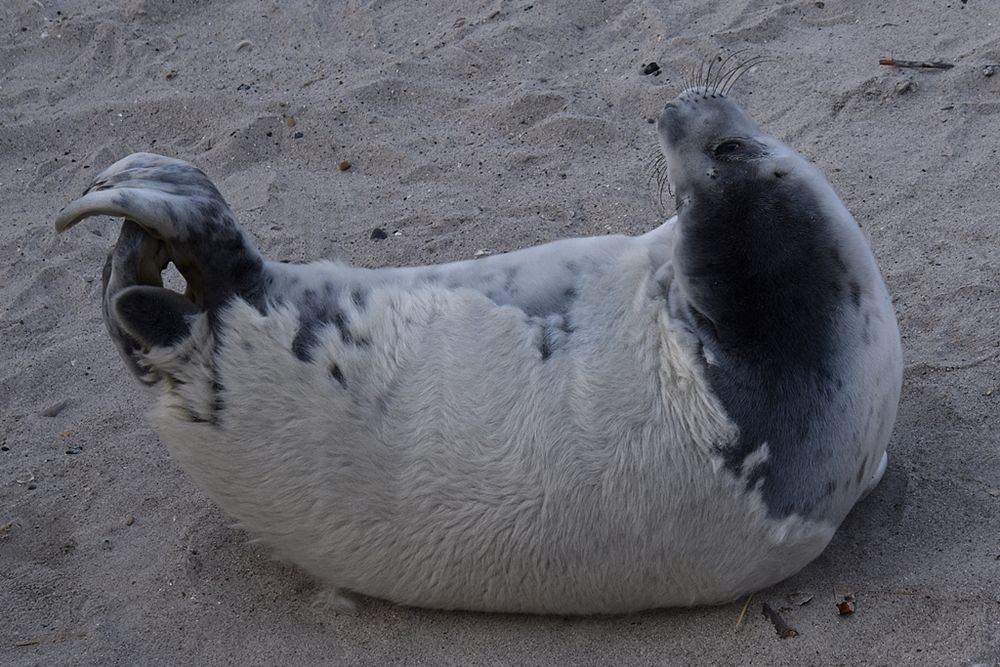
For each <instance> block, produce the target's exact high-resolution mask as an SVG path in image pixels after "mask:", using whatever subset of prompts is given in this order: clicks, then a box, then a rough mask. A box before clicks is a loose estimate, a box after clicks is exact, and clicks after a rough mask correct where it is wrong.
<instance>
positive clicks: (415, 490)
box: [147, 225, 836, 613]
mask: <svg viewBox="0 0 1000 667" xmlns="http://www.w3.org/2000/svg"><path fill="white" fill-rule="evenodd" d="M669 232H670V225H667V226H665V227H664V228H663V229H661V230H658V232H654V233H652V234H650V235H647V236H646V237H639V238H638V239H629V240H628V241H627V242H622V243H619V245H618V246H616V247H618V248H619V250H618V251H617V252H616V253H615V254H613V255H612V256H609V257H608V258H606V259H605V261H606V262H607V266H606V270H605V271H602V272H601V276H602V278H601V279H600V280H585V281H582V282H581V284H580V285H579V286H578V294H577V298H576V299H575V301H574V303H573V305H572V308H573V311H572V314H571V319H572V320H573V321H574V322H576V323H578V326H577V327H576V330H575V331H574V333H573V334H572V345H571V346H568V347H567V348H566V349H564V350H560V351H557V352H556V353H554V354H553V355H552V356H551V358H549V359H547V360H545V361H544V363H543V362H541V361H540V360H539V351H538V336H539V330H538V327H537V326H533V325H532V323H531V322H529V321H527V320H526V318H525V314H524V312H522V311H521V310H519V309H518V308H516V307H513V306H508V305H497V304H496V303H495V302H494V301H491V300H490V299H488V298H486V296H484V295H483V294H482V293H481V292H479V291H475V290H471V289H462V288H451V289H449V288H446V287H441V286H433V285H431V286H414V285H404V284H397V283H393V282H391V281H386V282H385V284H383V285H381V286H379V287H375V288H373V289H372V290H371V292H370V293H369V294H368V296H367V303H366V304H365V306H364V308H359V307H355V306H348V308H349V312H347V313H346V314H347V317H348V320H349V321H350V323H351V331H352V333H353V335H354V336H355V337H356V338H358V337H364V338H365V339H367V340H368V341H370V344H368V345H365V346H359V345H352V344H350V343H345V342H343V341H342V339H341V336H340V335H339V334H338V331H337V329H336V328H335V327H329V328H328V329H325V330H322V331H321V333H320V343H319V345H317V347H316V348H315V349H314V350H313V353H312V359H311V361H309V362H304V361H301V360H300V359H299V358H297V357H296V356H295V355H294V354H293V353H292V351H291V343H292V340H293V339H294V337H295V335H296V332H297V331H298V329H299V326H300V322H299V318H298V313H297V312H296V310H295V308H294V307H293V306H289V305H280V304H273V307H272V308H271V309H270V310H269V311H268V314H267V315H262V314H261V313H260V312H258V311H257V310H256V309H255V308H253V307H251V306H250V305H248V304H247V303H245V302H243V301H241V300H235V301H234V302H233V303H232V304H231V305H229V306H228V307H227V309H226V310H225V311H224V313H223V315H222V317H221V326H220V328H219V331H220V332H221V333H220V334H219V339H218V340H215V339H214V338H213V334H212V333H211V329H210V327H209V325H208V322H207V318H206V317H205V316H200V317H199V319H198V320H197V321H196V322H195V325H194V327H193V334H192V336H191V337H190V338H188V339H187V340H185V341H184V342H183V343H181V344H180V345H178V346H175V347H172V348H154V349H153V350H152V351H151V352H150V353H149V354H148V355H147V361H148V362H149V363H150V364H151V365H153V366H154V367H156V368H159V369H163V370H165V371H167V372H168V374H169V375H172V376H173V377H175V378H177V379H178V380H181V381H182V382H169V381H164V382H160V383H158V384H157V385H155V386H154V391H155V392H157V403H156V408H155V410H154V417H155V422H156V424H157V426H158V428H159V432H160V434H161V435H162V437H163V439H164V440H165V441H166V443H167V445H168V446H169V448H170V451H171V452H172V453H173V455H174V457H175V458H176V459H177V461H178V462H179V463H180V465H182V466H183V467H184V468H185V470H187V472H188V473H189V474H190V475H191V476H192V477H193V478H194V479H195V481H196V482H197V483H198V484H199V486H201V488H203V489H205V490H206V491H207V492H208V493H209V495H210V496H211V497H212V498H213V499H214V500H215V501H216V502H217V503H218V504H219V505H220V506H221V507H222V508H223V509H224V510H225V511H227V512H228V513H230V514H232V515H233V516H234V517H236V518H237V519H238V520H239V521H240V522H241V524H242V525H244V526H245V527H246V528H247V529H248V530H250V531H251V532H252V533H253V534H255V535H256V536H259V537H260V538H262V539H263V540H264V541H265V542H266V543H268V544H270V545H271V546H272V547H273V548H274V550H275V551H276V552H277V553H278V554H279V555H280V556H282V557H284V558H287V559H288V560H291V561H293V562H295V563H298V564H299V565H301V566H303V567H304V568H306V569H307V570H309V571H310V572H312V573H314V574H315V575H316V576H318V577H320V578H321V579H323V580H324V581H326V582H328V583H329V584H331V585H333V586H336V587H339V588H343V589H349V590H353V591H358V592H361V593H364V594H367V595H372V596H377V597H381V598H385V599H388V600H392V601H395V602H399V603H404V604H411V605H419V606H424V607H439V608H462V609H477V610H492V611H516V612H552V613H617V612H628V611H633V610H641V609H647V608H653V607H662V606H671V605H691V604H701V603H717V602H723V601H728V600H731V599H733V598H735V597H737V596H739V595H741V594H745V593H747V592H750V591H753V590H756V589H759V588H761V587H764V586H767V585H770V584H772V583H775V582H777V581H779V580H781V579H783V578H785V577H787V576H789V575H791V574H792V573H794V572H796V571H797V570H799V569H800V568H801V567H802V566H804V565H805V564H806V563H808V562H809V561H810V560H812V559H813V558H814V557H815V556H817V555H818V554H819V553H820V551H821V550H822V549H823V548H824V547H825V545H826V544H827V542H828V541H829V539H830V538H831V537H832V535H833V532H834V530H835V528H836V525H835V524H833V523H826V522H811V521H806V520H803V519H801V518H799V517H796V516H792V517H789V518H787V519H784V520H781V521H777V520H774V519H770V518H768V515H767V511H766V508H765V506H764V504H763V503H762V501H761V499H760V496H759V494H758V493H757V492H756V491H755V490H747V489H746V487H745V482H744V481H743V480H740V479H738V478H736V477H735V476H734V475H733V474H732V473H731V472H729V471H728V470H727V469H725V468H724V467H723V465H722V458H721V457H720V456H719V455H718V454H717V453H716V451H715V449H714V447H715V446H716V445H721V444H723V443H725V442H727V441H728V440H729V439H730V438H731V437H732V435H733V433H734V426H733V425H732V424H731V423H730V421H729V420H728V418H727V417H726V415H725V414H724V413H723V411H722V409H721V407H720V405H719V404H718V402H717V401H716V400H715V399H714V398H713V397H712V394H711V392H710V391H709V390H708V387H707V385H706V381H705V379H704V377H703V375H702V373H701V370H700V367H699V365H698V363H697V362H696V360H695V358H694V356H693V350H694V346H693V342H692V338H691V335H690V334H689V333H688V332H686V331H685V330H683V329H682V328H678V327H679V325H678V324H677V323H676V322H674V321H672V320H671V318H670V317H669V315H668V314H667V309H666V308H665V305H664V300H663V297H662V294H663V292H664V290H663V289H661V288H660V287H658V286H655V285H653V284H652V283H653V282H654V281H655V280H657V278H659V279H661V280H662V279H663V272H662V271H660V273H657V270H658V269H659V268H660V267H661V263H659V262H657V261H651V256H652V255H654V254H656V253H659V254H660V255H661V256H662V255H668V254H669V252H665V251H664V249H663V247H662V245H663V244H662V243H659V244H652V243H651V241H652V240H656V238H657V236H656V235H657V234H659V235H661V236H664V235H666V236H669ZM661 240H663V239H661ZM533 250H534V251H538V250H540V249H533ZM654 259H655V258H654ZM300 270H301V272H302V275H303V276H304V277H306V276H311V277H313V278H315V279H316V280H317V281H319V280H322V279H323V277H324V276H327V275H332V274H334V273H337V272H343V271H345V270H347V269H345V268H343V267H337V266H335V265H332V264H316V265H311V266H308V267H300ZM348 302H349V300H348ZM213 353H214V360H213ZM334 363H335V364H337V366H338V368H339V369H340V371H341V373H342V375H343V377H344V385H342V384H341V383H340V382H338V381H337V379H335V378H334V377H333V376H331V373H330V367H331V365H332V364H334ZM213 380H214V381H216V382H218V383H220V384H221V385H222V386H223V387H224V389H223V390H222V392H221V398H222V400H223V403H224V405H223V407H222V409H221V410H219V411H218V412H213V410H214V406H213V401H214V392H213V387H212V382H213ZM192 415H195V416H197V417H198V418H199V419H203V420H205V421H192V419H191V416H192ZM212 419H216V420H217V421H216V422H215V423H213V422H212V421H211V420H212ZM761 456H764V457H766V452H763V453H762V454H761Z"/></svg>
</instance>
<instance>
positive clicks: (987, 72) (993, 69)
mask: <svg viewBox="0 0 1000 667" xmlns="http://www.w3.org/2000/svg"><path fill="white" fill-rule="evenodd" d="M996 73H997V66H996V65H987V66H985V67H983V76H987V77H989V76H993V75H994V74H996Z"/></svg>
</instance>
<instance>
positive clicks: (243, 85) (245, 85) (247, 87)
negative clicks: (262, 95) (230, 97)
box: [236, 83, 250, 90]
mask: <svg viewBox="0 0 1000 667" xmlns="http://www.w3.org/2000/svg"><path fill="white" fill-rule="evenodd" d="M236 90H250V84H249V83H241V84H240V85H238V86H236Z"/></svg>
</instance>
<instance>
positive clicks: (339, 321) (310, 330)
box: [292, 289, 368, 362]
mask: <svg viewBox="0 0 1000 667" xmlns="http://www.w3.org/2000/svg"><path fill="white" fill-rule="evenodd" d="M298 308H299V330H298V332H297V333H296V334H295V338H294V339H293V340H292V353H293V354H294V355H295V356H296V357H297V358H298V359H299V360H300V361H306V362H309V361H312V349H313V348H314V347H315V346H316V344H317V342H318V341H319V335H318V332H319V330H320V329H322V328H325V327H328V326H334V327H336V328H337V331H338V333H339V334H340V339H341V341H343V342H344V343H354V342H355V341H354V336H353V335H352V334H351V331H350V322H349V321H348V319H347V315H346V314H345V313H344V311H343V310H342V309H341V308H340V305H339V304H338V303H337V301H336V300H333V299H331V300H323V299H321V298H319V296H318V295H317V294H316V291H315V290H311V289H307V290H306V291H305V292H304V293H303V296H302V302H301V303H299V304H298ZM363 344H368V341H365V342H364V343H363Z"/></svg>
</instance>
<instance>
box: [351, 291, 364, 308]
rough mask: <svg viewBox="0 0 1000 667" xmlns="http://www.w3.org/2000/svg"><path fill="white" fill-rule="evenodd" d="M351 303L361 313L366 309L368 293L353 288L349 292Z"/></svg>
mask: <svg viewBox="0 0 1000 667" xmlns="http://www.w3.org/2000/svg"><path fill="white" fill-rule="evenodd" d="M351 303H353V304H354V306H355V307H356V308H357V309H358V310H361V311H363V310H364V309H365V308H367V307H368V292H367V291H365V290H363V289H361V288H360V287H355V288H354V289H352V290H351Z"/></svg>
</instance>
